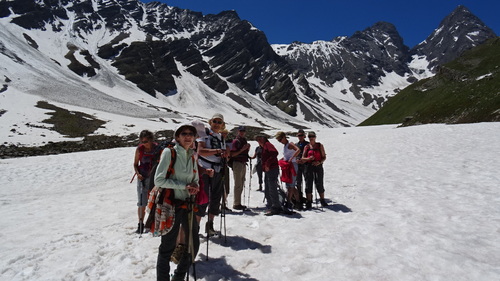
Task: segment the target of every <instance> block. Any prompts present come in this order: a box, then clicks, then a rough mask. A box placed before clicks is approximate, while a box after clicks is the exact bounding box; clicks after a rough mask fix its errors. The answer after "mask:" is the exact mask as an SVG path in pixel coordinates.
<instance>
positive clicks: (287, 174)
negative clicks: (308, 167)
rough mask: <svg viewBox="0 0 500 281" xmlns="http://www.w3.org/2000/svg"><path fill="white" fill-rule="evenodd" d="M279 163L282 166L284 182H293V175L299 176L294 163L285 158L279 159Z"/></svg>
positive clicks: (282, 179)
mask: <svg viewBox="0 0 500 281" xmlns="http://www.w3.org/2000/svg"><path fill="white" fill-rule="evenodd" d="M278 164H279V165H280V167H281V178H280V179H281V181H282V182H284V183H293V177H295V176H297V173H296V172H295V168H294V167H293V164H292V163H290V162H288V161H285V160H280V161H278Z"/></svg>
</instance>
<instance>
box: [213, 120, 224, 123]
mask: <svg viewBox="0 0 500 281" xmlns="http://www.w3.org/2000/svg"><path fill="white" fill-rule="evenodd" d="M212 123H215V124H223V123H224V121H219V120H212Z"/></svg>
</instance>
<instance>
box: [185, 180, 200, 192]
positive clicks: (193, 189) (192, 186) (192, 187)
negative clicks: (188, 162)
mask: <svg viewBox="0 0 500 281" xmlns="http://www.w3.org/2000/svg"><path fill="white" fill-rule="evenodd" d="M186 189H187V190H188V192H189V194H190V195H196V194H197V193H198V192H199V191H200V188H199V187H198V185H197V184H196V183H194V182H193V183H190V184H187V185H186Z"/></svg>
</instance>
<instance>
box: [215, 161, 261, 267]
mask: <svg viewBox="0 0 500 281" xmlns="http://www.w3.org/2000/svg"><path fill="white" fill-rule="evenodd" d="M224 165H225V163H224ZM226 176H228V175H226V173H224V175H223V177H222V179H221V181H222V182H224V177H226ZM243 186H245V184H243ZM251 186H252V160H251V159H250V181H249V185H248V190H249V193H248V204H247V206H250V194H251V192H250V191H251V190H252V188H251ZM223 188H224V193H223V198H222V206H221V209H222V211H221V213H220V214H221V220H220V228H219V229H220V230H221V233H220V236H222V229H224V243H227V228H226V210H227V203H226V202H227V193H226V190H225V187H223ZM210 195H211V189H210V188H209V190H208V198H209V200H210V198H211V196H210ZM245 200H246V193H245V189H243V202H245ZM209 238H210V235H209V233H208V231H207V237H206V239H207V241H206V242H207V255H206V260H207V261H208V257H209V255H208V249H209V242H210V239H209Z"/></svg>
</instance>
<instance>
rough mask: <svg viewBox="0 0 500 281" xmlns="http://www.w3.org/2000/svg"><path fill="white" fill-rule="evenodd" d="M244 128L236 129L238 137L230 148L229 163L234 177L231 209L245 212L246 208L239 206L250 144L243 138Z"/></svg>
mask: <svg viewBox="0 0 500 281" xmlns="http://www.w3.org/2000/svg"><path fill="white" fill-rule="evenodd" d="M245 134H246V128H245V127H244V126H240V127H239V128H238V136H237V137H236V139H234V140H233V143H232V146H231V160H230V161H231V162H232V165H231V166H232V168H233V176H234V194H233V209H235V210H245V209H246V208H247V207H246V206H245V205H243V204H241V193H242V192H243V188H244V184H245V175H246V170H247V169H246V167H247V162H248V151H249V150H250V144H249V143H248V142H247V139H246V138H245Z"/></svg>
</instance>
